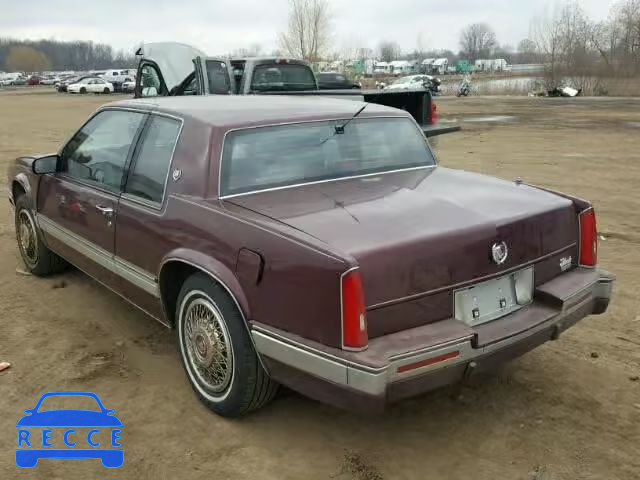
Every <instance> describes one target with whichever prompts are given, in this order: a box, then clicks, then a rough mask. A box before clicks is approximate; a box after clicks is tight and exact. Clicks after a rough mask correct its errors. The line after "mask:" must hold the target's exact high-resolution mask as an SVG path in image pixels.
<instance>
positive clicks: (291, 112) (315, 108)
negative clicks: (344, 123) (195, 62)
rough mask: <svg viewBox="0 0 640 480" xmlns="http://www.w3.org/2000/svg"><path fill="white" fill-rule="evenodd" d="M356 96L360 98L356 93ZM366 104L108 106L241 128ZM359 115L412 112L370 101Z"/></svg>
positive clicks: (306, 100)
mask: <svg viewBox="0 0 640 480" xmlns="http://www.w3.org/2000/svg"><path fill="white" fill-rule="evenodd" d="M354 96H356V97H357V94H356V95H354ZM363 105H364V102H363V101H358V100H349V99H336V98H331V97H327V96H307V95H303V96H286V95H205V96H184V97H154V98H145V99H137V100H134V99H129V100H122V101H119V102H114V103H111V104H109V105H107V106H108V107H128V108H138V109H144V110H150V111H158V112H163V113H168V114H172V115H175V116H178V117H192V118H194V119H196V120H199V121H201V122H203V123H206V124H209V125H211V126H215V127H225V126H228V127H238V126H242V125H259V124H269V123H293V122H296V121H304V120H321V119H334V118H336V119H339V118H349V117H351V116H352V115H353V114H355V113H356V112H357V111H358V110H359V109H360V108H361V107H362V106H363ZM360 116H361V117H368V116H405V117H406V116H409V114H408V113H406V112H404V111H402V110H398V109H395V108H390V107H385V106H383V105H378V104H374V103H370V104H369V105H368V106H367V108H366V109H365V110H364V111H363V112H362V113H361V114H360Z"/></svg>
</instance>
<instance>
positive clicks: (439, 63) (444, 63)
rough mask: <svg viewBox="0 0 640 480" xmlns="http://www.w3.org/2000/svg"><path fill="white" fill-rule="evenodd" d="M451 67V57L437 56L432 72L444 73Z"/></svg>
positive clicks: (436, 73)
mask: <svg viewBox="0 0 640 480" xmlns="http://www.w3.org/2000/svg"><path fill="white" fill-rule="evenodd" d="M448 68H449V59H447V58H436V59H435V60H434V61H433V63H432V64H431V73H432V74H434V75H444V74H445V73H447V69H448Z"/></svg>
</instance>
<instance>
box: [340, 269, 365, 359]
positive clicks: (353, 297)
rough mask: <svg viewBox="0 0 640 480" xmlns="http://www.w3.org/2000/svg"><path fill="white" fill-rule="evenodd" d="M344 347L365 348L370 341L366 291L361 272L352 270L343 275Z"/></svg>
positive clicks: (341, 291) (341, 288)
mask: <svg viewBox="0 0 640 480" xmlns="http://www.w3.org/2000/svg"><path fill="white" fill-rule="evenodd" d="M341 282H342V283H341V285H340V298H341V300H342V347H343V348H345V349H355V350H363V349H364V348H366V347H367V344H368V343H369V335H368V334H367V316H366V311H365V305H364V292H363V290H362V280H361V278H360V272H358V271H357V270H351V271H349V272H347V273H345V274H343V275H342V280H341Z"/></svg>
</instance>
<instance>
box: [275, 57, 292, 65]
mask: <svg viewBox="0 0 640 480" xmlns="http://www.w3.org/2000/svg"><path fill="white" fill-rule="evenodd" d="M276 63H277V64H279V65H286V64H287V63H289V59H288V58H277V59H276Z"/></svg>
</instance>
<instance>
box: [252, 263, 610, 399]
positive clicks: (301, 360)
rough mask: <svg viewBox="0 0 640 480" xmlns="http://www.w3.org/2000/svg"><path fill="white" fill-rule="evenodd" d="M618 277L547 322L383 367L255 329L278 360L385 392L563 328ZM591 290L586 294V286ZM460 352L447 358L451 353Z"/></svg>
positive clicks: (603, 278)
mask: <svg viewBox="0 0 640 480" xmlns="http://www.w3.org/2000/svg"><path fill="white" fill-rule="evenodd" d="M613 280H614V277H613V276H612V275H610V274H608V273H606V272H601V275H600V277H599V278H598V279H597V280H596V281H595V282H594V283H592V284H591V285H589V286H588V287H586V288H585V289H581V290H580V291H579V292H576V293H574V294H573V295H572V296H571V297H570V298H569V299H567V302H566V303H568V304H570V305H571V300H572V299H574V298H576V297H581V296H582V297H583V298H580V299H579V301H578V302H575V303H574V304H573V305H571V306H570V307H569V308H567V309H564V310H562V311H559V312H558V314H557V315H555V316H554V317H553V318H551V319H549V320H547V321H545V322H542V323H540V324H538V325H536V326H535V327H532V328H530V329H528V330H525V331H523V332H520V333H518V334H516V335H513V336H511V337H508V338H505V339H503V340H500V341H498V342H495V343H491V344H488V345H485V346H483V347H480V348H473V345H472V343H471V342H472V337H471V336H467V337H464V338H460V339H458V340H454V341H451V342H448V343H445V344H439V345H434V346H430V347H426V348H425V349H422V350H419V351H413V352H407V353H403V354H399V355H395V356H392V357H390V358H389V359H388V363H387V364H386V365H385V366H383V367H380V368H372V367H369V366H366V365H362V364H358V363H354V362H352V361H350V360H347V359H344V358H340V357H339V356H336V355H331V354H329V353H326V352H323V351H320V350H316V349H313V348H311V347H309V346H307V345H303V344H301V343H297V342H295V341H293V340H291V339H289V338H286V337H284V336H281V335H278V334H276V333H273V332H272V331H270V330H266V329H262V328H260V327H257V326H254V327H253V328H252V330H251V335H252V337H253V340H254V343H255V346H256V350H257V351H258V353H259V354H260V355H261V356H264V357H267V358H270V359H273V360H276V361H278V362H280V363H283V364H285V365H288V366H291V367H293V368H295V369H296V370H300V371H302V372H305V373H308V374H310V375H313V376H315V377H318V378H320V379H323V380H326V381H328V382H331V383H334V384H337V385H340V386H344V387H348V388H351V389H353V390H356V391H358V392H360V393H364V394H368V395H375V396H378V395H384V393H385V392H386V390H387V387H388V386H389V385H390V384H392V383H394V382H397V381H401V380H405V379H408V378H412V377H416V376H420V375H424V374H427V373H430V372H433V371H436V370H440V369H443V368H446V367H450V366H453V365H458V364H462V363H466V364H468V363H470V362H472V361H474V360H476V359H479V358H481V357H483V356H485V355H488V354H491V353H494V352H497V351H499V350H502V349H504V348H507V347H509V346H511V345H513V344H516V343H518V342H520V341H523V340H525V339H527V338H528V337H530V336H532V335H535V334H536V333H539V332H541V331H543V330H546V329H550V328H554V327H555V328H557V329H559V330H562V329H563V322H564V320H565V319H566V318H567V317H568V316H570V315H571V314H572V313H574V312H575V311H577V310H578V309H580V308H582V307H583V306H584V304H585V303H586V302H587V301H590V300H596V299H608V298H609V297H610V295H611V290H612V285H613ZM589 289H590V290H591V293H590V294H587V295H585V291H586V290H589ZM456 351H457V352H459V355H457V356H455V357H450V358H446V355H447V354H449V353H453V352H456ZM440 356H444V357H445V358H446V359H445V360H443V361H439V362H437V363H428V362H426V364H425V365H424V366H419V367H417V368H414V369H411V370H404V371H403V370H402V369H400V367H403V366H407V365H414V364H420V363H421V362H423V361H427V360H428V359H432V358H436V357H440Z"/></svg>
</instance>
